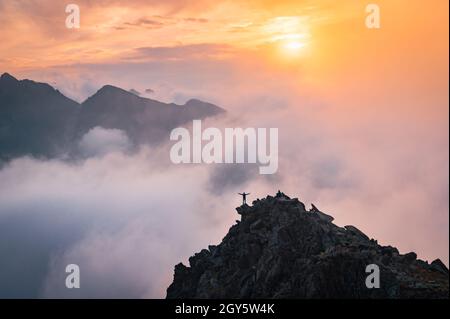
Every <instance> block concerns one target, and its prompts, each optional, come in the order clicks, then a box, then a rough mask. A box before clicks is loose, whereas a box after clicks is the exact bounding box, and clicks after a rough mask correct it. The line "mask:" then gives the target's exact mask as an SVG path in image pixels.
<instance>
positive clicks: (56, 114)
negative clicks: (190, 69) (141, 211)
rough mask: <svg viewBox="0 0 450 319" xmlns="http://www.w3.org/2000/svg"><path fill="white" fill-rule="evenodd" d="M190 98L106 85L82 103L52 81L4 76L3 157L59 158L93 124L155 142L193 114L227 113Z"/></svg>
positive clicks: (0, 95)
mask: <svg viewBox="0 0 450 319" xmlns="http://www.w3.org/2000/svg"><path fill="white" fill-rule="evenodd" d="M223 112H224V110H223V109H222V108H220V107H218V106H216V105H213V104H210V103H205V102H202V101H199V100H190V101H188V102H187V103H186V104H185V105H177V104H173V103H170V104H167V103H162V102H159V101H156V100H151V99H147V98H142V97H139V96H137V95H135V94H133V93H130V92H128V91H125V90H123V89H121V88H118V87H114V86H111V85H105V86H103V87H102V88H101V89H100V90H98V91H97V92H96V93H95V94H94V95H93V96H91V97H89V98H88V99H87V100H86V101H84V102H83V103H81V104H79V103H77V102H75V101H73V100H71V99H69V98H67V97H65V96H64V95H63V94H61V93H60V92H59V91H58V90H56V89H54V88H53V87H51V86H50V85H48V84H45V83H38V82H34V81H31V80H20V81H19V80H17V79H16V78H14V77H13V76H11V75H10V74H8V73H4V74H3V75H2V76H1V77H0V160H9V159H11V158H14V157H17V156H23V155H33V156H40V157H55V156H58V155H60V154H62V153H65V152H68V151H70V150H71V149H73V146H74V145H75V144H76V142H77V141H78V140H79V139H80V138H81V137H82V136H83V135H84V134H85V133H87V132H88V131H89V130H90V129H91V128H94V127H96V126H101V127H104V128H107V129H112V128H114V129H120V130H124V131H125V132H126V133H127V134H128V136H129V138H130V139H131V141H132V142H134V143H135V144H136V145H138V144H142V143H145V144H154V143H158V142H161V141H162V140H163V139H166V138H167V136H168V132H169V131H170V130H171V129H172V128H174V127H176V126H179V125H182V124H184V123H187V122H190V121H192V120H193V119H203V118H206V117H209V116H214V115H218V114H220V113H223Z"/></svg>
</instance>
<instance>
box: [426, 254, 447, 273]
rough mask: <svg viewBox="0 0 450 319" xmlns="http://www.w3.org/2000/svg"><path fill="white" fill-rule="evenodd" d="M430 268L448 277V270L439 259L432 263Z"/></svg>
mask: <svg viewBox="0 0 450 319" xmlns="http://www.w3.org/2000/svg"><path fill="white" fill-rule="evenodd" d="M430 268H431V269H432V270H435V271H438V272H440V273H442V274H444V275H447V276H448V268H447V267H446V266H445V265H444V263H443V262H442V261H441V260H440V259H439V258H438V259H436V260H433V261H432V262H431V264H430Z"/></svg>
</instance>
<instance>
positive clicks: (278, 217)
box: [167, 192, 449, 298]
mask: <svg viewBox="0 0 450 319" xmlns="http://www.w3.org/2000/svg"><path fill="white" fill-rule="evenodd" d="M237 212H238V214H240V215H241V220H240V221H237V223H236V224H235V225H233V226H232V227H231V228H230V230H229V232H228V234H227V235H226V236H225V237H224V239H223V240H222V242H221V243H220V244H219V245H217V246H209V247H208V249H203V250H202V251H200V252H199V253H197V254H195V255H194V256H192V257H191V258H189V267H187V266H184V265H183V264H181V263H180V264H178V265H176V266H175V274H174V280H173V283H172V284H171V285H170V286H169V288H168V289H167V298H448V291H449V290H448V279H449V277H448V269H447V267H446V266H445V265H444V264H443V263H442V262H441V261H440V260H436V261H434V262H432V263H431V264H428V262H425V261H422V260H420V259H417V255H416V254H415V253H414V252H411V253H408V254H405V255H402V254H400V253H399V251H398V250H397V249H396V248H394V247H391V246H381V245H379V244H378V243H377V241H376V240H374V239H369V237H368V236H366V235H365V234H364V233H363V232H362V231H360V230H359V229H358V228H356V227H355V226H351V225H348V226H345V227H339V226H337V225H335V224H333V222H332V221H333V217H331V216H330V215H327V214H325V213H323V212H321V211H320V210H319V209H318V208H317V207H316V206H315V205H313V206H312V208H311V209H310V210H306V209H305V205H304V204H303V203H302V202H300V201H299V200H298V199H297V198H290V197H289V196H287V195H285V194H283V193H281V192H278V193H277V194H276V195H275V196H267V197H266V198H264V199H257V200H255V201H253V203H252V206H249V205H243V206H240V207H238V208H237ZM372 264H375V265H377V266H378V267H379V270H380V287H379V288H372V289H370V288H368V287H367V286H366V278H367V276H368V275H369V273H366V267H367V266H368V265H372Z"/></svg>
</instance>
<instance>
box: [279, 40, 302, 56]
mask: <svg viewBox="0 0 450 319" xmlns="http://www.w3.org/2000/svg"><path fill="white" fill-rule="evenodd" d="M305 46H306V43H304V42H300V41H286V42H284V43H283V44H282V47H283V49H284V50H285V51H286V53H292V54H295V53H299V52H300V51H301V49H303V48H304V47H305Z"/></svg>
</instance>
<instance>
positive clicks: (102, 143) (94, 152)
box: [78, 126, 132, 157]
mask: <svg viewBox="0 0 450 319" xmlns="http://www.w3.org/2000/svg"><path fill="white" fill-rule="evenodd" d="M78 146H79V150H80V151H81V153H82V154H83V155H85V156H88V157H91V156H101V155H105V154H107V153H110V152H126V151H128V150H130V149H131V147H132V143H131V141H130V140H129V138H128V136H127V133H126V132H124V131H122V130H118V129H105V128H103V127H100V126H96V127H94V128H92V129H90V130H89V131H88V132H87V133H86V134H84V135H83V136H82V137H81V139H80V142H79V145H78Z"/></svg>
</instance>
